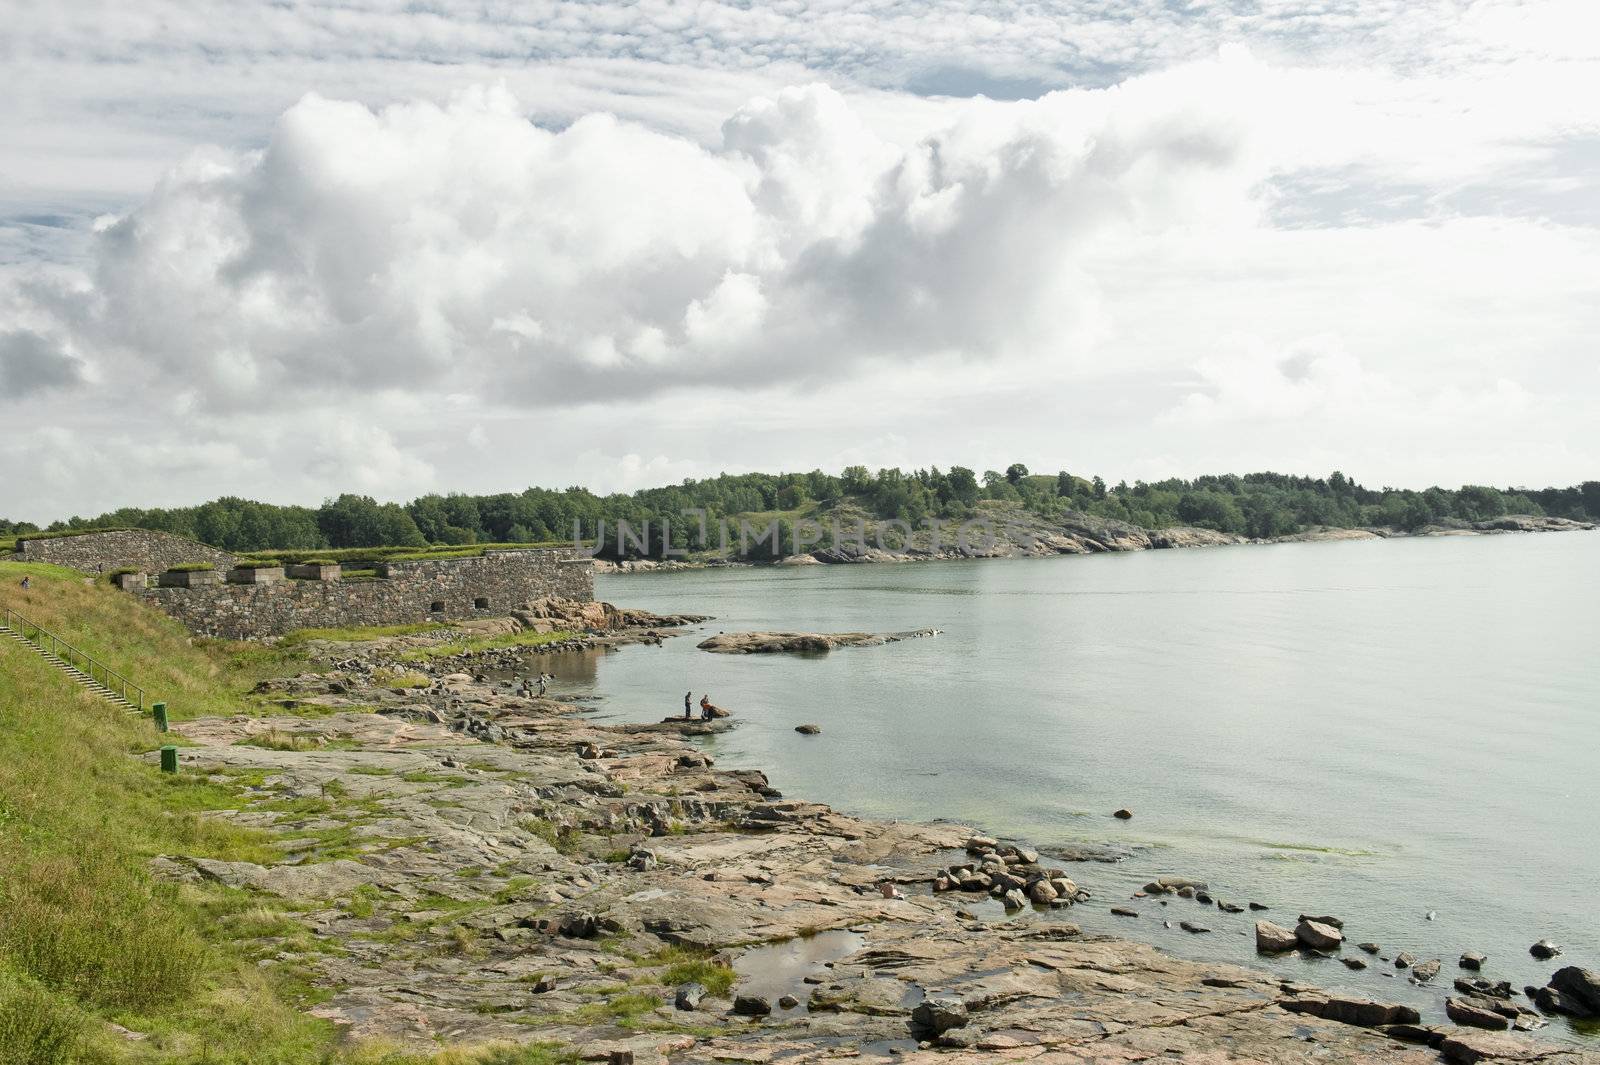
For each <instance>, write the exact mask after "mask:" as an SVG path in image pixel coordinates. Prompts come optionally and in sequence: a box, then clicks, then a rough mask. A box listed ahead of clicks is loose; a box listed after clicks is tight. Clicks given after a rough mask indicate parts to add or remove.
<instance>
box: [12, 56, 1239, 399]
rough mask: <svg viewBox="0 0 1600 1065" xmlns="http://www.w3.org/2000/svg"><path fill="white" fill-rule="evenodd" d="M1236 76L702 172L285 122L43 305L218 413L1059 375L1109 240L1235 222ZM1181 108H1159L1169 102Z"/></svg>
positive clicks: (753, 143) (838, 112)
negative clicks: (327, 404) (906, 374)
mask: <svg viewBox="0 0 1600 1065" xmlns="http://www.w3.org/2000/svg"><path fill="white" fill-rule="evenodd" d="M1264 75H1265V71H1264V69H1263V68H1261V67H1260V66H1259V65H1257V64H1255V63H1254V62H1252V61H1250V60H1249V58H1248V57H1243V58H1239V59H1236V60H1235V61H1223V62H1211V63H1206V64H1200V65H1197V66H1194V67H1192V68H1188V69H1186V70H1185V71H1182V72H1177V73H1174V74H1168V75H1163V76H1161V77H1160V78H1159V79H1156V81H1155V82H1154V83H1152V84H1150V85H1139V84H1130V85H1127V86H1123V87H1120V88H1118V89H1115V90H1105V91H1089V92H1073V93H1059V94H1053V95H1051V96H1048V97H1046V98H1044V99H1042V100H1039V101H1027V102H1018V103H1015V104H1007V105H1004V106H993V107H989V108H986V109H985V110H983V111H982V113H981V114H975V115H971V116H967V117H966V118H964V119H963V120H962V121H960V122H958V123H956V124H955V125H953V126H951V127H950V128H948V129H946V130H943V131H941V132H939V133H936V134H934V135H931V136H928V137H925V138H923V139H921V140H919V141H917V142H916V143H914V144H912V145H909V146H905V147H901V146H897V145H894V144H892V143H890V142H887V141H884V140H882V139H880V138H878V137H877V136H875V135H874V134H872V133H871V132H869V131H868V130H867V128H866V127H865V125H864V124H863V123H862V122H861V121H860V120H859V119H858V118H857V116H855V115H854V114H853V113H852V111H851V110H850V108H849V106H848V105H847V104H846V102H845V101H844V100H843V99H842V98H841V97H840V96H839V95H838V94H837V93H836V92H834V91H833V90H831V89H829V88H827V87H825V86H821V85H812V86H809V87H805V88H797V89H791V90H786V91H785V92H783V93H781V94H779V95H778V96H777V97H775V98H762V99H757V100H755V101H753V102H752V103H750V104H749V105H747V106H746V107H744V108H742V109H741V110H740V111H739V112H738V113H736V114H735V115H734V116H733V117H731V118H730V119H729V120H728V121H727V123H726V124H725V126H724V143H723V144H722V145H721V146H719V147H718V148H716V149H707V148H704V147H702V146H700V145H697V144H695V143H693V142H690V141H687V140H685V139H682V138H679V137H674V136H670V135H666V134H662V133H658V132H654V131H651V130H648V129H645V128H643V127H641V126H637V125H634V124H631V123H627V122H623V121H620V120H617V119H615V118H613V117H611V116H608V115H591V116H587V117H585V118H583V119H581V120H579V121H578V122H575V123H574V124H572V125H571V126H569V127H567V128H566V129H564V130H561V131H559V132H553V131H550V130H546V129H542V128H540V127H538V126H536V125H534V124H532V123H530V122H528V121H527V120H526V119H525V118H524V117H523V116H522V114H521V110H520V108H519V106H518V104H517V102H516V101H515V100H514V99H513V98H512V97H511V96H510V95H509V94H508V93H507V92H505V91H504V90H501V89H483V90H474V91H471V92H467V93H463V94H460V95H458V96H457V97H456V98H455V99H453V100H452V101H451V102H449V103H447V104H444V105H438V104H433V103H426V102H417V103H407V104H397V105H393V106H390V107H387V108H383V109H380V110H378V111H373V110H370V109H368V108H366V107H364V106H362V105H360V104H355V103H351V102H346V101H333V100H326V99H323V98H321V97H317V96H308V97H307V98H305V99H304V100H302V101H301V102H300V103H299V104H297V105H295V106H294V107H293V108H291V109H290V110H289V111H287V112H286V113H285V114H284V115H283V117H282V118H281V119H280V120H279V122H278V123H277V126H276V128H275V130H274V132H273V136H272V138H271V140H270V141H269V143H268V144H267V145H266V146H265V147H264V148H263V149H261V150H259V151H256V152H249V153H228V152H221V151H217V150H205V151H201V152H198V153H196V154H194V155H193V156H191V157H190V158H189V159H188V160H187V161H185V162H184V163H183V164H181V165H180V166H178V167H176V168H175V169H173V170H172V171H171V172H169V174H168V175H167V176H166V177H165V178H164V179H163V180H162V182H161V183H160V184H159V185H158V186H157V188H156V189H155V191H154V192H153V193H152V194H151V195H150V196H149V197H148V198H147V199H146V200H145V201H144V202H143V203H142V204H140V205H139V206H138V207H137V208H135V209H134V210H132V211H130V212H128V213H126V214H124V215H122V216H120V217H118V218H116V219H115V220H113V221H109V222H107V223H105V224H103V225H102V226H101V230H100V232H99V234H98V235H97V237H96V245H95V249H94V258H93V261H92V270H91V273H90V278H91V283H90V284H88V285H87V286H84V287H83V288H81V289H80V290H77V291H75V292H73V293H70V294H62V295H57V296H55V297H53V298H52V299H50V300H43V301H40V304H39V306H38V307H37V308H36V310H39V311H41V312H43V311H53V312H54V313H55V315H56V318H57V325H58V327H59V328H61V329H63V330H66V331H70V333H71V335H72V336H73V337H74V340H75V341H76V342H77V343H78V344H80V345H81V346H82V347H83V348H84V349H85V350H88V351H92V352H94V353H95V356H96V362H97V364H98V365H100V366H101V367H102V368H103V369H104V371H105V372H106V373H107V374H108V376H110V377H111V378H113V379H126V378H128V377H131V376H135V375H137V376H141V377H142V376H147V375H151V374H155V375H158V376H159V377H161V378H164V379H165V381H164V383H165V384H167V385H168V386H169V387H171V388H173V389H174V390H177V391H180V392H183V393H187V394H189V395H191V396H193V397H194V398H195V399H196V401H198V402H200V403H203V404H206V405H209V406H212V407H222V408H226V407H232V406H249V407H251V408H254V409H261V408H262V407H268V406H273V405H277V404H289V403H296V402H300V401H301V400H302V398H303V397H304V396H306V395H308V394H313V393H316V392H317V391H319V390H321V389H324V388H327V387H329V386H336V387H349V386H352V385H357V384H361V385H368V386H371V385H375V384H376V385H380V386H381V385H382V384H384V383H392V384H393V385H394V386H395V387H400V388H404V389H408V390H416V389H422V388H426V387H430V386H432V385H436V384H437V385H444V384H448V385H449V386H450V388H451V389H452V390H455V391H461V392H466V393H468V394H476V395H479V396H481V397H483V398H486V399H488V398H493V399H496V400H503V399H506V398H507V397H515V398H518V399H520V400H522V401H526V402H532V403H540V404H551V403H560V402H567V401H573V400H587V399H594V398H596V397H601V396H611V397H614V396H618V395H638V394H645V393H650V392H653V391H656V390H658V389H660V388H663V387H668V386H675V385H683V384H692V383H696V382H715V383H719V384H733V385H738V384H740V383H741V382H744V383H751V384H766V383H770V382H772V381H775V380H792V379H799V378H807V377H815V376H819V375H828V374H837V373H840V372H849V370H850V368H851V367H852V366H854V365H857V364H860V363H864V362H870V361H872V360H875V359H882V358H889V357H892V358H895V359H898V360H915V359H918V358H922V357H926V356H929V355H934V354H939V353H943V352H952V351H953V352H958V353H960V354H962V355H963V356H965V357H967V358H972V359H984V358H998V357H1020V356H1033V357H1040V358H1050V359H1056V358H1070V356H1071V354H1072V352H1071V341H1072V338H1073V335H1074V331H1075V330H1076V329H1078V328H1080V327H1082V326H1083V325H1084V324H1085V323H1086V322H1088V321H1090V320H1092V318H1093V313H1094V307H1095V303H1096V293H1095V288H1094V285H1093V283H1092V281H1090V280H1089V279H1088V278H1086V277H1085V276H1084V274H1083V271H1082V269H1081V260H1082V257H1083V255H1084V254H1085V253H1086V251H1088V250H1089V249H1090V248H1092V247H1093V246H1094V245H1095V244H1096V242H1099V241H1104V240H1107V239H1113V238H1114V237H1115V236H1116V235H1117V234H1119V233H1124V232H1137V231H1140V230H1143V229H1148V228H1166V227H1170V226H1174V225H1184V224H1191V223H1194V224H1198V223H1201V222H1205V223H1207V224H1212V223H1214V222H1215V220H1216V219H1217V218H1219V217H1232V216H1238V217H1248V216H1250V215H1251V214H1252V212H1253V210H1254V208H1253V207H1252V201H1251V198H1250V196H1249V190H1250V187H1251V186H1252V185H1253V184H1254V182H1255V181H1256V180H1258V179H1259V177H1260V176H1261V172H1262V171H1261V167H1260V165H1259V164H1258V163H1257V162H1255V161H1254V159H1253V156H1252V153H1251V151H1250V147H1249V134H1250V132H1251V131H1250V130H1249V129H1248V128H1247V127H1244V126H1241V124H1240V123H1239V122H1237V121H1236V120H1235V119H1234V118H1233V117H1232V112H1233V108H1234V105H1235V104H1236V103H1237V101H1238V98H1239V96H1240V94H1241V93H1244V92H1248V91H1250V89H1249V87H1248V86H1249V84H1250V83H1252V82H1254V81H1256V80H1259V79H1260V78H1261V77H1263V76H1264ZM1174 81H1176V82H1179V83H1181V88H1180V89H1179V90H1178V91H1174V86H1173V85H1172V84H1171V83H1172V82H1174Z"/></svg>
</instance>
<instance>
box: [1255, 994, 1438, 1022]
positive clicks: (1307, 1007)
mask: <svg viewBox="0 0 1600 1065" xmlns="http://www.w3.org/2000/svg"><path fill="white" fill-rule="evenodd" d="M1278 1005H1280V1006H1282V1007H1283V1008H1284V1009H1286V1010H1288V1011H1289V1012H1290V1013H1309V1014H1311V1015H1312V1016H1314V1017H1321V1018H1323V1019H1324V1020H1329V1021H1338V1022H1340V1023H1341V1024H1354V1025H1358V1026H1359V1027H1362V1028H1376V1027H1378V1026H1379V1025H1388V1024H1418V1023H1420V1022H1421V1020H1422V1015H1421V1014H1420V1013H1418V1012H1417V1011H1416V1010H1415V1009H1413V1008H1412V1007H1410V1006H1397V1005H1390V1004H1387V1003H1383V1002H1372V1001H1370V1000H1368V999H1362V998H1345V997H1343V996H1340V995H1327V994H1321V993H1313V994H1305V995H1294V996H1291V997H1289V998H1284V999H1279V1000H1278Z"/></svg>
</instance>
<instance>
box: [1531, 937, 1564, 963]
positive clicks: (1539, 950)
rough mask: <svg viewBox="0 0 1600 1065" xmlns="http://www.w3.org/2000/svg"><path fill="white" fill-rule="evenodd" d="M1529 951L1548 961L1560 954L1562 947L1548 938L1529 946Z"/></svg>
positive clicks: (1541, 959) (1536, 956)
mask: <svg viewBox="0 0 1600 1065" xmlns="http://www.w3.org/2000/svg"><path fill="white" fill-rule="evenodd" d="M1528 953H1529V954H1532V955H1533V956H1534V957H1535V958H1538V959H1539V960H1540V961H1548V960H1549V959H1551V958H1554V957H1555V956H1556V955H1558V954H1560V953H1561V948H1560V947H1558V946H1557V945H1556V944H1554V943H1552V942H1550V941H1549V940H1548V939H1541V940H1539V942H1537V943H1535V944H1534V945H1533V946H1531V947H1529V948H1528Z"/></svg>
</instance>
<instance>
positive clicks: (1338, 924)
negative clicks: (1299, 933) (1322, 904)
mask: <svg viewBox="0 0 1600 1065" xmlns="http://www.w3.org/2000/svg"><path fill="white" fill-rule="evenodd" d="M1300 919H1301V920H1302V921H1315V922H1316V923H1317V924H1325V925H1327V926H1328V927H1329V928H1343V927H1344V922H1343V921H1341V920H1340V919H1339V918H1337V917H1326V916H1324V917H1313V916H1311V915H1310V914H1304V913H1302V914H1301V915H1300Z"/></svg>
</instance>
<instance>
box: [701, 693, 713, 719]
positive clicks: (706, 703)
mask: <svg viewBox="0 0 1600 1065" xmlns="http://www.w3.org/2000/svg"><path fill="white" fill-rule="evenodd" d="M712 717H713V715H712V713H711V695H710V694H709V693H707V694H705V695H702V696H700V720H701V721H710V720H711V718H712Z"/></svg>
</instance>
